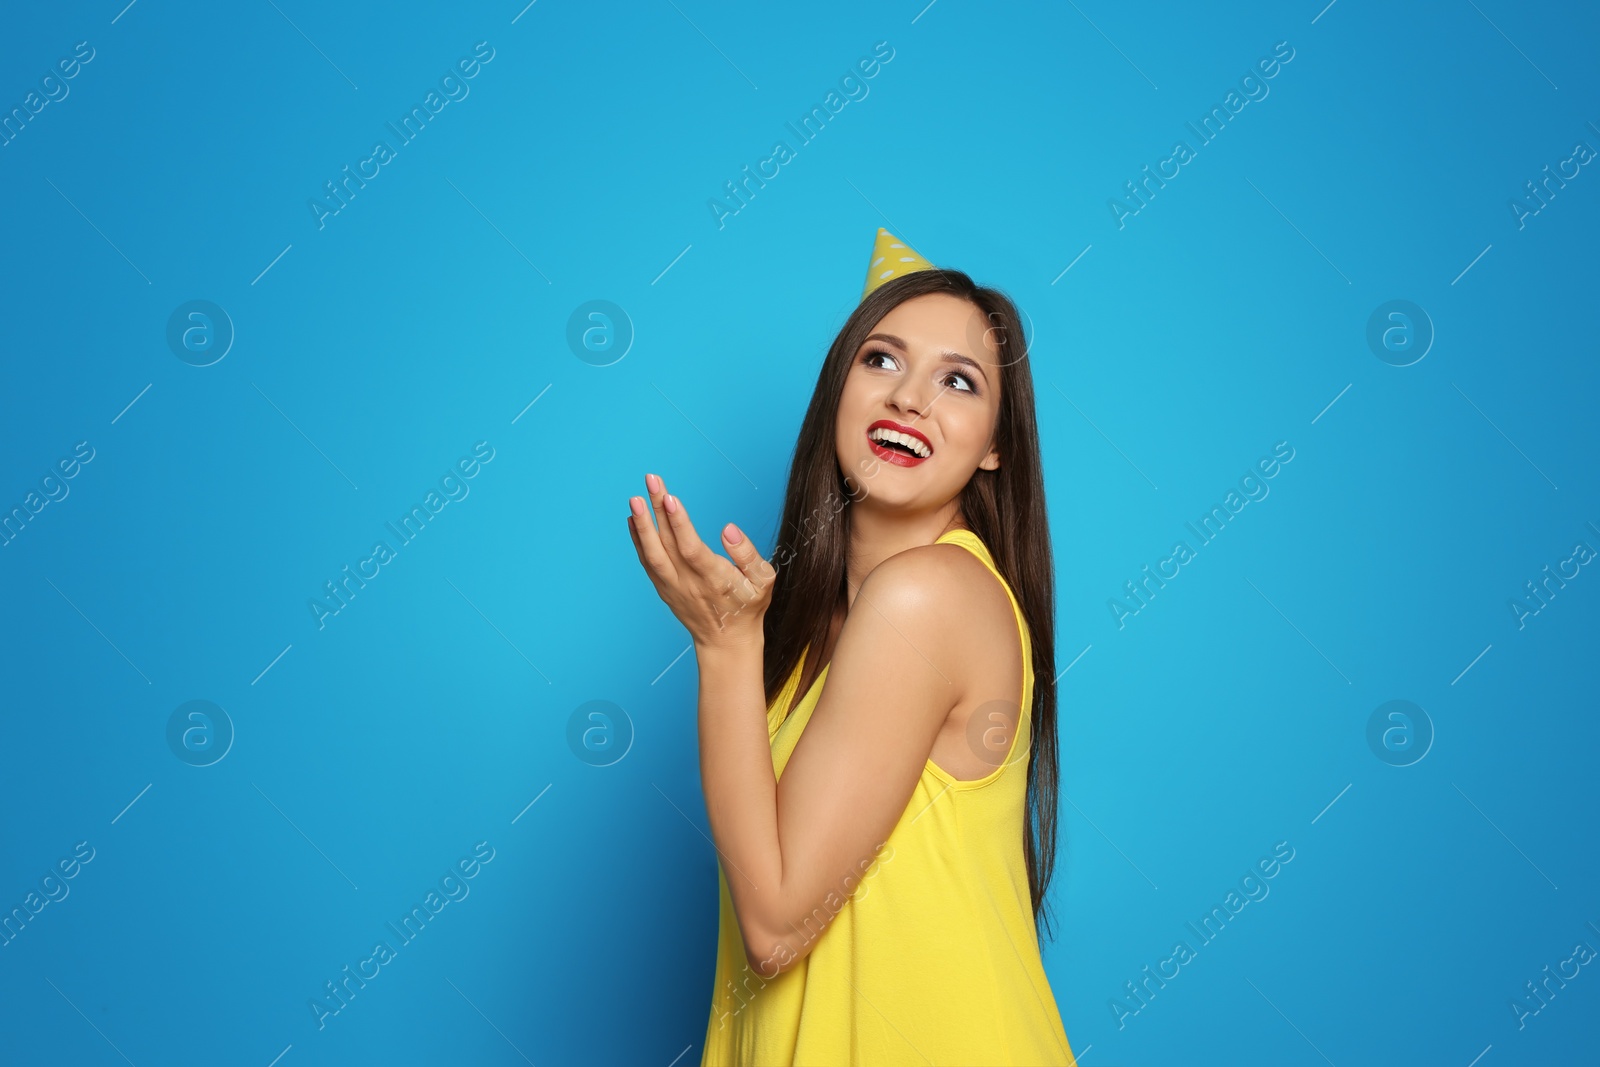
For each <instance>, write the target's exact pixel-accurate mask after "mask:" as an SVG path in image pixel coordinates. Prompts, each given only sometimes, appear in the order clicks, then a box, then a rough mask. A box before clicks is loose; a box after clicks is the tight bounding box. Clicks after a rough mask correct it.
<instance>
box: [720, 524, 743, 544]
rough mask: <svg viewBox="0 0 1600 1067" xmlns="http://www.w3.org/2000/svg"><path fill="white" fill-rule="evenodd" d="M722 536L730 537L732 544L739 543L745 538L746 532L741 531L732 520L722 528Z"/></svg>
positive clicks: (729, 542) (729, 541)
mask: <svg viewBox="0 0 1600 1067" xmlns="http://www.w3.org/2000/svg"><path fill="white" fill-rule="evenodd" d="M722 536H723V537H726V538H727V539H728V544H730V545H737V544H739V543H740V542H742V541H743V540H744V534H742V533H740V532H739V527H737V526H735V525H734V524H733V523H731V522H730V523H728V525H727V526H724V527H723V528H722Z"/></svg>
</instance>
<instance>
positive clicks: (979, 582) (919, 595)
mask: <svg viewBox="0 0 1600 1067" xmlns="http://www.w3.org/2000/svg"><path fill="white" fill-rule="evenodd" d="M861 588H862V590H863V591H864V592H866V593H867V594H868V595H870V596H872V597H873V600H872V603H874V604H875V605H880V606H881V603H880V602H882V601H884V600H887V601H888V602H890V603H891V604H893V605H895V606H897V607H899V608H900V609H901V610H919V611H925V612H936V613H937V614H938V615H940V616H942V617H944V618H945V619H946V620H947V621H948V622H949V623H951V624H954V625H956V626H957V628H959V629H962V630H965V629H967V628H968V627H978V628H985V629H986V628H988V627H990V626H992V625H994V624H995V623H996V622H997V621H998V620H1001V619H1007V620H1009V619H1010V618H1011V617H1012V611H1011V602H1010V600H1009V598H1008V597H1007V596H1006V593H1005V590H1004V588H1002V587H1001V585H1000V583H999V582H998V581H997V580H996V579H995V575H994V573H993V572H992V571H990V570H989V568H988V566H987V565H985V564H984V562H983V561H982V560H981V559H979V558H978V557H977V555H975V554H974V553H973V552H972V551H971V550H969V549H967V548H964V547H962V546H961V545H958V544H953V543H951V542H949V541H945V542H941V543H938V544H932V545H918V546H917V547H915V548H908V549H905V550H904V551H901V552H897V553H895V554H894V555H892V556H890V557H889V558H887V559H885V560H884V561H883V562H881V563H879V564H878V565H877V566H876V567H874V568H873V569H872V571H871V572H870V573H868V575H867V578H866V580H865V581H864V582H862V586H861Z"/></svg>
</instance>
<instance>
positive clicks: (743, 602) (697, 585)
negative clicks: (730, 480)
mask: <svg viewBox="0 0 1600 1067" xmlns="http://www.w3.org/2000/svg"><path fill="white" fill-rule="evenodd" d="M645 487H646V489H647V490H648V491H649V493H650V509H651V510H654V512H655V520H656V521H655V523H652V522H651V521H650V515H649V511H648V510H646V506H645V502H644V500H643V498H641V497H630V498H629V500H628V505H629V508H630V509H631V512H632V513H631V514H630V515H629V517H628V533H629V535H630V536H632V538H633V547H634V550H635V551H636V552H638V554H639V563H640V564H641V565H642V566H643V567H644V571H645V574H646V575H648V576H649V578H650V581H651V583H652V584H654V585H655V587H656V593H657V594H659V595H660V597H661V599H662V600H663V601H665V602H666V605H667V607H668V608H670V609H672V614H674V615H676V616H677V617H678V621H679V622H681V623H683V625H684V626H685V627H687V628H688V630H689V635H690V636H691V637H692V638H694V643H695V648H696V650H697V651H700V650H704V649H708V648H721V647H737V646H744V647H749V646H751V645H757V646H758V645H759V643H760V642H761V640H762V621H763V619H764V618H765V616H766V613H767V606H768V605H769V604H770V603H771V602H772V581H773V578H774V577H775V576H776V575H777V569H776V568H774V567H773V566H772V564H770V563H768V562H767V561H766V560H764V559H762V558H761V553H759V552H757V551H756V548H755V546H754V545H752V544H751V543H750V539H749V538H748V537H746V536H745V535H744V533H743V532H742V531H741V530H740V529H739V528H738V527H737V526H735V525H734V524H733V523H731V522H730V523H729V524H728V525H726V526H724V527H723V528H722V544H723V547H724V548H725V549H726V550H727V553H728V555H729V556H731V557H732V559H733V562H732V563H730V562H728V560H727V559H724V558H723V557H722V556H720V555H718V554H717V553H716V552H715V551H713V550H712V549H711V548H710V547H709V546H707V545H706V544H705V543H704V542H703V541H701V540H700V536H699V535H698V534H697V533H695V529H694V524H693V523H691V522H690V521H689V513H688V512H687V511H685V510H684V507H683V502H682V501H680V500H679V499H678V498H677V497H675V496H668V495H667V489H666V486H665V485H664V484H663V483H662V481H661V479H660V478H658V477H656V476H655V475H654V474H647V475H645ZM658 527H659V528H658Z"/></svg>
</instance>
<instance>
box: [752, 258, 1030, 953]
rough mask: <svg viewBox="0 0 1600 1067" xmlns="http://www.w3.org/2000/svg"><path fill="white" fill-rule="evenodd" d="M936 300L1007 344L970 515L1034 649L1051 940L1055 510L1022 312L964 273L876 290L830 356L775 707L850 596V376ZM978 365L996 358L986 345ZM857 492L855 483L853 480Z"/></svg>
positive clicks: (808, 420)
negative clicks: (895, 325)
mask: <svg viewBox="0 0 1600 1067" xmlns="http://www.w3.org/2000/svg"><path fill="white" fill-rule="evenodd" d="M927 293H948V294H950V295H952V296H957V297H960V298H962V299H965V300H967V301H969V302H971V303H972V304H973V305H975V306H976V307H977V308H978V310H979V311H981V312H982V313H983V314H984V315H985V317H986V318H987V320H988V322H989V323H990V326H989V329H988V331H987V334H988V336H989V337H990V338H991V339H992V340H993V341H995V342H996V343H997V344H998V348H999V357H998V363H999V370H1000V383H1001V387H1000V414H999V420H998V424H997V426H996V429H995V447H997V448H998V449H999V452H1000V467H999V469H997V470H992V471H991V470H984V469H982V468H979V469H978V470H976V471H974V472H973V475H972V478H971V480H970V481H968V482H967V484H966V486H965V488H963V489H962V491H961V496H960V506H961V513H962V516H963V517H964V518H965V520H966V523H967V525H968V526H969V527H970V528H971V529H972V531H973V532H974V533H975V534H977V535H978V537H979V538H980V539H982V541H983V543H984V544H985V545H986V546H987V547H988V549H989V552H990V554H991V555H992V556H993V557H994V563H995V567H996V568H997V569H998V570H999V571H1000V574H1001V575H1002V576H1003V577H1004V578H1005V580H1006V583H1007V584H1008V585H1010V586H1011V591H1012V593H1013V595H1015V596H1016V598H1017V603H1018V604H1019V605H1020V606H1021V608H1022V614H1023V617H1024V619H1025V621H1026V622H1027V625H1028V632H1029V636H1030V639H1031V643H1032V646H1033V674H1034V687H1033V707H1032V712H1031V718H1032V733H1033V744H1032V751H1031V752H1030V754H1029V757H1028V787H1027V802H1026V803H1027V813H1026V818H1025V820H1024V824H1023V827H1022V843H1023V854H1024V855H1025V857H1026V859H1027V865H1028V888H1029V891H1030V894H1031V896H1032V903H1033V917H1034V923H1035V927H1036V929H1037V928H1038V926H1039V925H1040V923H1041V919H1042V921H1043V925H1044V928H1045V930H1046V931H1047V932H1048V931H1049V929H1050V918H1049V914H1048V910H1047V909H1046V907H1045V892H1046V889H1047V887H1048V886H1049V883H1050V877H1051V874H1052V873H1053V872H1054V869H1055V854H1056V805H1057V796H1056V794H1057V789H1058V786H1059V779H1060V766H1059V760H1058V755H1057V744H1056V687H1055V677H1056V671H1055V662H1056V655H1055V576H1054V568H1053V565H1052V562H1051V559H1052V557H1051V550H1050V527H1049V519H1048V516H1047V515H1046V511H1045V500H1044V472H1043V469H1042V467H1041V465H1040V458H1039V432H1038V423H1037V421H1036V419H1035V415H1034V393H1033V374H1032V371H1031V370H1030V368H1029V365H1028V359H1027V355H1028V352H1027V339H1026V337H1025V336H1024V334H1023V327H1022V321H1021V317H1020V315H1019V313H1018V311H1017V308H1016V305H1015V304H1013V303H1012V301H1011V299H1010V298H1009V297H1008V296H1006V295H1005V293H1003V292H1001V291H1000V290H998V289H991V288H986V287H984V286H980V285H977V284H975V283H974V282H973V280H972V279H971V278H970V277H968V276H967V275H966V274H964V273H962V272H961V271H957V270H942V269H941V270H920V271H915V272H913V273H911V274H907V275H903V276H901V277H899V278H895V279H893V280H891V281H889V282H886V283H884V284H883V285H881V286H880V287H878V288H877V289H875V290H873V291H872V293H871V294H869V295H868V296H867V297H866V299H865V300H863V301H862V302H861V304H860V305H859V306H858V307H857V308H856V309H855V311H854V312H852V313H851V314H850V317H849V318H848V319H846V320H845V323H844V326H843V327H841V328H840V330H839V334H838V336H837V337H835V338H834V341H833V344H832V346H831V347H830V348H829V349H828V354H827V357H826V358H825V359H824V360H823V362H822V369H821V371H820V372H819V373H818V375H817V384H816V388H815V390H813V392H812V394H811V404H810V406H809V407H807V408H806V414H805V418H804V420H803V421H802V422H801V424H800V434H799V437H798V439H797V440H796V442H795V448H794V455H793V457H792V458H791V459H790V464H789V484H788V488H787V489H786V490H785V491H784V498H783V520H782V524H781V525H780V526H779V527H778V536H777V540H778V546H777V548H776V549H775V550H774V552H773V554H772V556H771V561H772V563H773V565H774V566H775V567H776V568H777V578H776V581H775V583H774V586H773V591H772V601H771V604H770V605H769V607H768V609H767V614H766V619H765V622H764V624H763V632H764V635H765V638H766V652H765V663H764V672H765V678H764V683H765V686H766V697H767V703H768V705H769V706H770V705H771V703H772V701H773V700H775V699H776V698H777V695H778V691H779V690H780V689H782V688H783V686H784V683H785V682H786V681H787V680H788V678H789V675H790V674H791V673H792V672H793V671H794V669H795V667H796V665H797V664H798V663H799V662H800V658H801V656H802V655H803V654H804V652H805V648H806V646H807V645H808V644H809V645H810V646H811V647H813V648H817V649H820V648H821V647H822V646H823V644H824V643H825V642H826V641H827V637H828V629H829V626H830V623H831V622H832V618H833V614H834V612H835V610H836V609H837V608H838V606H839V604H840V598H841V597H843V596H844V595H845V592H846V591H845V576H846V570H845V564H846V559H847V556H848V553H849V547H850V508H849V506H848V502H849V501H850V500H851V499H852V496H851V492H850V489H849V488H848V486H847V483H846V481H845V477H844V472H843V471H841V470H840V469H839V460H838V452H837V449H836V446H835V441H836V437H835V429H836V427H837V424H838V414H839V399H840V396H841V394H842V393H843V391H844V382H845V377H846V375H847V374H849V372H850V367H851V365H852V363H853V362H854V357H855V354H856V353H857V352H858V351H859V350H860V348H861V345H862V343H863V342H864V341H865V340H866V337H867V334H869V333H871V332H872V330H873V328H874V327H875V326H876V325H877V324H878V322H879V321H880V320H881V319H882V318H883V317H884V316H885V315H886V314H888V313H889V311H890V310H892V309H893V308H894V307H896V306H897V305H899V304H900V303H902V302H904V301H906V300H909V299H911V298H912V297H916V296H922V295H924V294H927ZM969 340H970V341H972V342H973V344H974V345H975V346H977V347H979V349H980V352H979V354H978V358H980V359H987V358H988V356H987V353H986V352H983V351H982V346H981V344H980V343H979V339H978V338H977V337H973V338H971V339H969ZM853 481H854V480H853Z"/></svg>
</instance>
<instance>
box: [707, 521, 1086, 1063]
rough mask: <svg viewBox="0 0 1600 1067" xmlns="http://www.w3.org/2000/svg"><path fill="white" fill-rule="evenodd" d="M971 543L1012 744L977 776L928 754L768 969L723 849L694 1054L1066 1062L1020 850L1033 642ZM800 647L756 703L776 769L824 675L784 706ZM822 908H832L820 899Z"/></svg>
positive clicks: (752, 1058)
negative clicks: (1016, 703)
mask: <svg viewBox="0 0 1600 1067" xmlns="http://www.w3.org/2000/svg"><path fill="white" fill-rule="evenodd" d="M944 542H950V543H954V544H959V545H962V546H964V547H966V548H968V549H970V550H971V551H972V552H973V553H974V554H975V555H976V556H977V557H978V558H979V559H980V560H982V561H983V563H984V565H985V566H987V567H988V568H989V570H990V572H991V573H993V574H994V576H995V578H996V579H998V580H999V581H1000V583H1001V585H1002V586H1003V587H1004V588H1005V590H1006V596H1007V597H1008V598H1009V599H1010V601H1011V609H1012V611H1013V612H1014V613H1015V614H1016V618H1017V628H1018V632H1019V633H1020V635H1021V638H1022V663H1023V668H1022V709H1021V710H1022V715H1021V718H1020V720H1019V722H1020V726H1019V727H1018V730H1017V735H1016V737H1015V739H1014V740H1013V741H1012V749H1011V752H1010V754H1009V755H1008V756H1007V758H1006V759H1005V760H1003V761H1002V762H1001V765H1000V766H999V767H997V768H996V769H995V770H994V771H992V772H990V773H989V774H988V775H986V776H985V777H983V778H978V779H974V780H971V781H962V780H960V779H957V778H952V777H951V776H950V775H949V774H947V773H946V772H945V771H944V770H943V769H942V768H940V767H939V766H938V765H937V764H935V763H934V762H933V761H932V760H929V761H928V762H927V765H926V766H925V767H924V769H923V772H922V775H921V777H920V778H918V780H917V784H916V787H915V789H914V790H913V792H912V795H911V800H910V801H909V802H908V803H907V805H906V809H905V812H904V814H902V815H901V817H900V821H899V823H898V824H896V826H895V828H894V830H893V831H892V832H891V833H890V835H889V838H888V841H887V844H886V845H885V847H883V848H881V849H879V850H878V852H877V854H876V858H875V860H874V861H873V862H872V865H871V866H870V867H869V868H867V869H866V871H865V873H864V874H863V875H862V880H861V882H860V883H859V884H858V885H857V886H856V887H855V888H854V891H853V892H852V893H851V895H850V897H849V898H848V901H847V902H843V903H842V905H840V906H839V907H838V911H837V914H836V915H835V917H834V918H833V919H832V921H831V922H829V923H828V925H827V926H826V927H824V928H823V929H822V931H821V933H820V937H819V940H818V942H817V945H816V947H815V948H814V949H812V951H811V952H810V954H809V955H807V956H806V957H805V958H804V959H803V960H801V961H800V962H799V963H797V964H796V965H795V966H794V967H793V968H792V969H790V970H787V971H785V972H783V973H782V974H779V975H778V976H776V977H775V978H772V979H770V980H768V979H765V978H763V977H762V976H761V975H760V974H758V973H757V972H756V971H755V970H754V969H753V968H752V967H751V966H750V965H749V963H748V961H747V960H746V958H745V952H744V942H743V938H742V935H741V934H740V932H739V925H738V922H737V920H736V919H735V917H734V911H733V902H732V899H731V897H730V896H729V894H728V881H727V875H726V873H725V872H724V871H723V870H722V868H721V864H720V861H719V864H718V871H717V881H718V886H719V889H720V896H721V904H720V917H719V923H718V934H717V967H716V984H715V986H714V990H713V994H712V1003H711V1018H710V1022H709V1024H708V1026H707V1028H706V1042H705V1052H704V1055H703V1057H702V1059H701V1061H700V1062H701V1064H702V1067H751V1065H759V1067H776V1065H780V1064H783V1065H799V1067H811V1065H816V1067H844V1065H846V1064H850V1065H856V1064H860V1065H864V1067H894V1065H897V1064H908V1065H909V1064H915V1065H918V1067H925V1065H927V1064H995V1065H999V1064H1065V1065H1068V1067H1074V1065H1075V1064H1076V1063H1077V1060H1076V1058H1075V1057H1074V1056H1073V1053H1072V1049H1071V1047H1070V1046H1069V1045H1068V1044H1067V1035H1066V1032H1065V1030H1064V1029H1063V1027H1062V1024H1061V1016H1060V1013H1059V1012H1058V1011H1057V1008H1056V1002H1055V997H1054V996H1053V995H1052V993H1051V991H1050V982H1049V979H1048V978H1047V977H1046V975H1045V972H1044V966H1043V964H1042V962H1041V961H1040V956H1039V942H1038V935H1037V932H1036V930H1035V927H1034V921H1033V912H1032V908H1031V904H1030V900H1029V895H1028V870H1027V864H1026V861H1025V859H1024V856H1023V851H1022V827H1023V820H1024V818H1025V807H1024V802H1025V798H1026V792H1027V771H1028V759H1027V754H1028V745H1029V742H1030V739H1031V736H1032V734H1031V730H1030V726H1031V723H1030V716H1029V711H1030V708H1031V706H1032V701H1033V659H1032V644H1031V641H1030V638H1029V634H1028V627H1027V623H1026V622H1025V621H1024V619H1023V616H1022V612H1021V610H1020V609H1019V608H1018V606H1017V600H1016V597H1015V596H1014V595H1013V594H1012V592H1011V588H1010V587H1009V586H1008V585H1006V582H1005V579H1004V578H1003V577H1001V575H1000V572H999V571H998V570H996V569H995V565H994V558H993V557H992V556H991V555H990V554H989V550H988V548H987V547H986V546H985V545H984V543H983V541H982V540H981V539H980V538H979V537H978V536H977V535H976V534H975V533H973V532H972V531H970V530H952V531H950V532H949V533H946V534H944V535H943V536H941V537H940V538H939V539H938V541H937V542H935V543H936V544H938V543H944ZM804 664H805V657H804V656H803V655H802V656H801V659H800V662H799V663H797V664H796V665H795V669H794V672H793V673H792V674H791V675H790V677H789V680H788V681H787V682H786V683H785V685H784V687H783V691H782V692H780V693H779V694H778V696H777V699H775V700H774V701H773V703H772V706H771V707H770V708H768V709H767V733H768V735H769V736H770V738H771V741H772V764H773V769H774V771H775V772H776V773H777V775H778V776H779V777H780V778H781V777H782V775H783V769H784V767H785V766H786V765H787V764H788V762H789V757H790V755H791V754H792V753H793V752H794V749H795V745H796V743H797V742H798V741H799V740H800V735H801V732H802V731H803V730H804V729H805V727H806V723H807V722H809V721H810V718H811V713H812V711H813V710H814V709H815V708H816V706H817V701H818V699H819V698H820V696H821V694H822V687H823V683H824V682H825V681H826V680H827V674H828V667H827V666H826V665H825V666H824V667H823V669H822V671H821V673H820V674H818V676H817V679H816V681H815V682H814V683H813V684H812V687H811V691H810V692H808V693H807V694H806V695H805V698H804V699H803V700H802V701H801V702H800V704H799V705H798V706H797V707H796V708H795V709H794V712H793V714H790V715H788V716H787V717H785V714H784V712H785V709H787V708H788V706H789V703H790V702H791V701H792V700H793V698H794V693H795V690H796V689H797V688H798V687H799V683H800V674H801V671H802V669H803V667H804ZM830 910H831V909H830Z"/></svg>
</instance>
